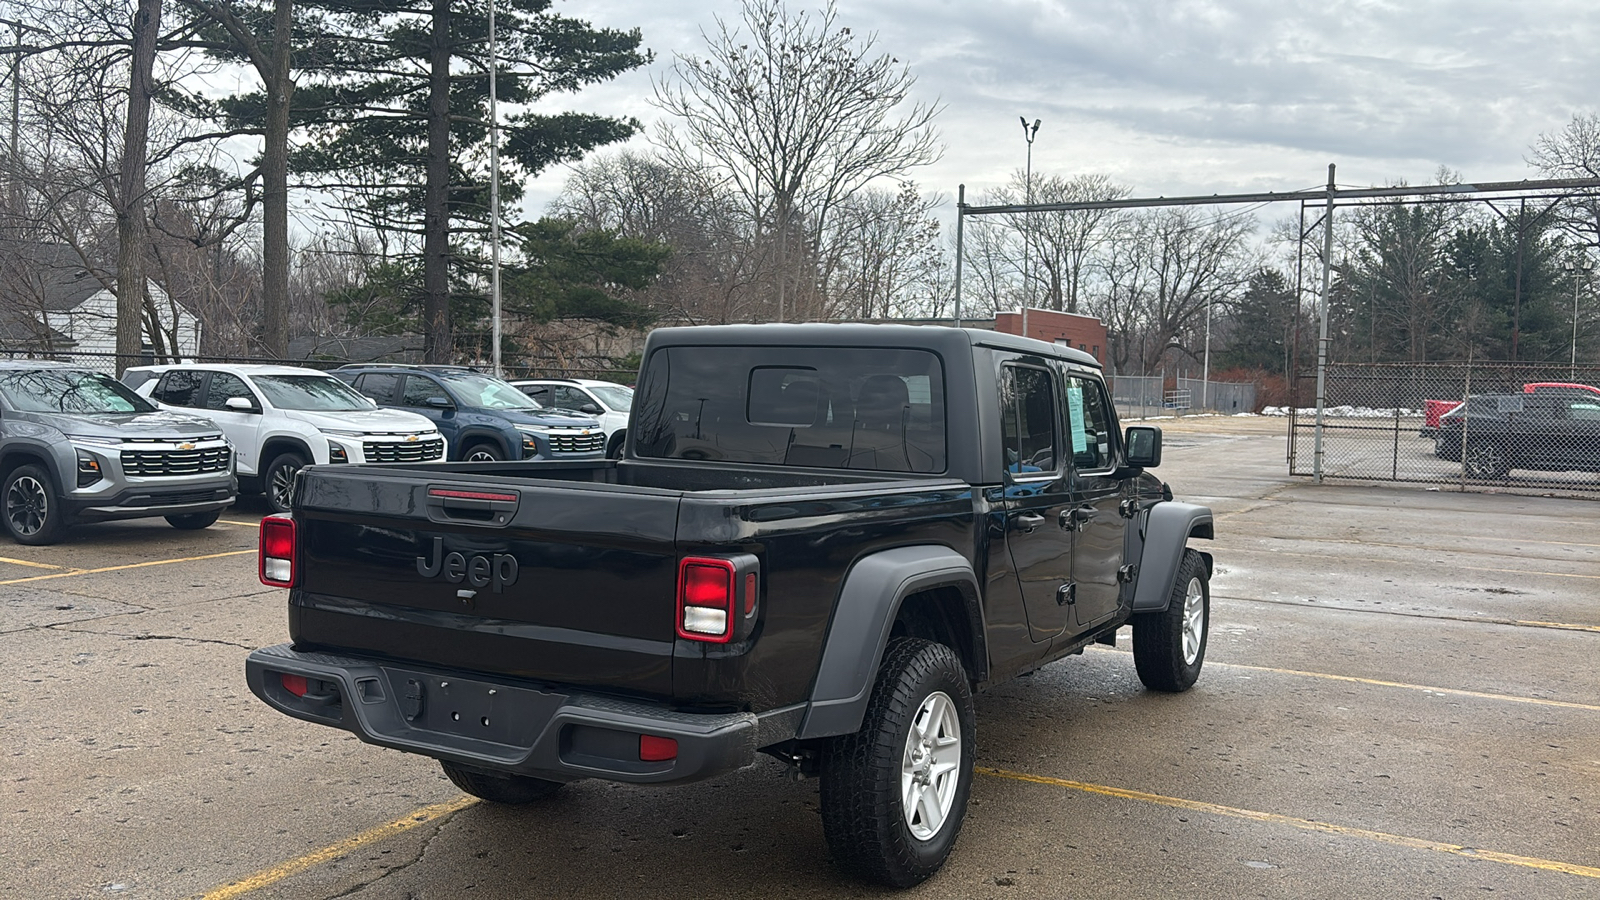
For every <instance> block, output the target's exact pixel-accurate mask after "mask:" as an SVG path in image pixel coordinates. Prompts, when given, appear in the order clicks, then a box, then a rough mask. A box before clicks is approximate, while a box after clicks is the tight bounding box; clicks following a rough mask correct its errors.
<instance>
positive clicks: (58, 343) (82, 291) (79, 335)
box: [0, 244, 200, 372]
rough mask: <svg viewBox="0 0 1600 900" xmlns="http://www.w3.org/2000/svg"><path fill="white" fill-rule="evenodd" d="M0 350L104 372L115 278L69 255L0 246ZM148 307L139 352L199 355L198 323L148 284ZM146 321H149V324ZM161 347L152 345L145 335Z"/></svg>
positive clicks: (110, 354) (109, 366)
mask: <svg viewBox="0 0 1600 900" xmlns="http://www.w3.org/2000/svg"><path fill="white" fill-rule="evenodd" d="M0 255H3V256H4V257H6V258H4V259H0V350H9V351H12V352H18V351H22V352H28V353H31V354H48V355H51V356H54V357H56V358H58V359H70V360H72V361H74V362H79V363H82V364H84V365H89V366H93V367H94V368H97V369H102V370H104V371H107V372H110V371H114V370H115V368H116V367H115V361H114V356H115V354H116V350H117V297H116V294H115V293H114V291H113V290H112V288H114V287H115V284H116V275H115V273H111V272H107V271H105V270H99V271H90V270H89V269H88V268H87V267H86V266H84V265H83V264H82V263H81V262H80V261H79V260H78V258H77V256H76V254H74V253H72V252H71V251H70V250H69V249H68V248H66V247H63V246H60V245H42V246H40V245H35V246H32V247H28V248H25V249H18V245H16V244H10V245H8V246H4V247H0ZM147 286H148V289H149V292H150V300H151V303H150V306H151V307H153V308H154V313H153V316H152V313H151V312H150V311H149V310H147V311H146V313H145V315H144V316H143V317H142V318H143V319H144V321H143V322H142V328H141V332H142V334H143V340H142V345H143V347H142V349H143V350H144V351H145V352H146V353H149V352H150V350H151V348H152V347H154V346H157V345H158V344H159V346H162V347H163V348H165V349H166V350H167V352H168V353H169V354H172V355H177V356H179V357H181V358H192V357H194V356H195V355H196V354H198V353H199V350H200V320H199V318H197V317H196V316H195V315H194V313H192V312H190V311H189V310H188V309H186V308H184V306H183V304H181V303H178V302H176V301H175V300H173V299H172V298H171V297H169V296H168V295H167V292H166V291H165V290H164V289H163V288H162V287H161V285H159V284H157V283H156V282H155V281H153V280H152V281H148V282H147ZM152 318H153V319H154V321H153V322H152V321H151V320H152ZM152 326H155V327H157V328H159V329H160V333H161V340H160V341H159V342H157V341H155V340H152V338H151V329H152Z"/></svg>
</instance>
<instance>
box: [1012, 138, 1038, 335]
mask: <svg viewBox="0 0 1600 900" xmlns="http://www.w3.org/2000/svg"><path fill="white" fill-rule="evenodd" d="M1017 118H1019V119H1021V120H1022V139H1023V140H1025V141H1027V142H1028V167H1027V169H1026V170H1025V173H1026V174H1024V175H1023V180H1022V184H1023V193H1024V194H1025V195H1026V196H1027V205H1028V207H1029V209H1028V212H1027V214H1026V215H1025V216H1024V217H1023V226H1022V336H1023V337H1027V336H1028V307H1030V306H1032V305H1033V279H1032V278H1031V277H1030V276H1029V272H1028V262H1029V260H1028V251H1029V249H1030V248H1031V247H1032V246H1033V209H1032V207H1033V137H1034V135H1036V134H1038V133H1039V125H1040V124H1041V123H1042V122H1043V121H1044V120H1043V119H1034V120H1033V127H1031V128H1030V127H1028V118H1027V117H1026V116H1018V117H1017Z"/></svg>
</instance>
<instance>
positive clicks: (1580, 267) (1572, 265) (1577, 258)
mask: <svg viewBox="0 0 1600 900" xmlns="http://www.w3.org/2000/svg"><path fill="white" fill-rule="evenodd" d="M1563 268H1565V269H1566V270H1567V271H1568V272H1571V273H1572V361H1571V363H1569V365H1570V366H1571V367H1572V368H1571V372H1570V374H1569V375H1568V376H1567V377H1569V378H1571V379H1572V380H1573V381H1576V380H1578V285H1579V284H1580V283H1581V281H1580V279H1581V278H1582V277H1583V276H1586V275H1588V274H1589V273H1590V272H1593V271H1594V261H1593V260H1591V259H1589V257H1587V256H1585V255H1584V253H1583V251H1581V250H1580V251H1578V252H1577V253H1574V254H1573V255H1572V258H1571V259H1569V260H1567V262H1566V264H1565V265H1564V266H1563Z"/></svg>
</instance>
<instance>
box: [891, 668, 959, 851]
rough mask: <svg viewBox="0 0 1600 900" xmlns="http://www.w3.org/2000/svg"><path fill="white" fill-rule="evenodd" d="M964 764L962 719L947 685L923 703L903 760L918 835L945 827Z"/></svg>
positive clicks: (906, 796) (909, 815)
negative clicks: (962, 761) (947, 690)
mask: <svg viewBox="0 0 1600 900" xmlns="http://www.w3.org/2000/svg"><path fill="white" fill-rule="evenodd" d="M960 769H961V719H960V717H959V716H958V715H957V713H956V705H955V702H954V701H953V700H951V699H950V696H949V695H948V694H946V693H945V692H943V691H934V692H933V693H932V694H929V695H928V697H927V699H925V700H923V701H922V706H921V707H919V708H918V709H917V715H916V718H914V719H912V720H911V731H910V733H909V734H907V735H906V746H905V751H904V753H903V754H902V755H901V764H900V808H901V811H902V812H903V813H904V814H905V819H906V827H908V828H909V829H911V834H912V836H913V837H915V838H917V840H921V841H926V840H930V839H932V838H933V836H934V835H936V834H938V833H939V829H941V828H943V827H944V822H945V819H947V818H949V816H950V809H951V807H952V806H954V805H955V799H956V786H957V784H958V783H959V782H960V780H961V777H960Z"/></svg>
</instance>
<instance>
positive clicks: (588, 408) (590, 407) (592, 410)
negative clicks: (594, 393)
mask: <svg viewBox="0 0 1600 900" xmlns="http://www.w3.org/2000/svg"><path fill="white" fill-rule="evenodd" d="M578 412H581V413H588V414H589V415H591V416H598V415H600V413H601V412H602V410H601V409H600V407H599V406H598V405H597V404H594V403H585V404H584V405H582V406H580V407H578Z"/></svg>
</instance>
